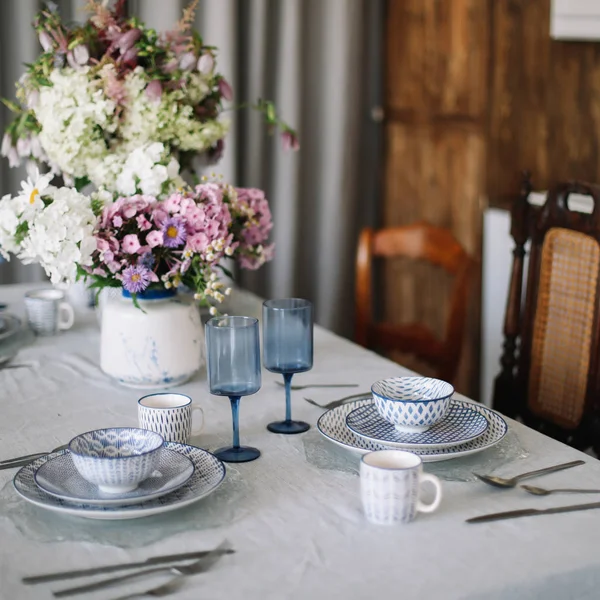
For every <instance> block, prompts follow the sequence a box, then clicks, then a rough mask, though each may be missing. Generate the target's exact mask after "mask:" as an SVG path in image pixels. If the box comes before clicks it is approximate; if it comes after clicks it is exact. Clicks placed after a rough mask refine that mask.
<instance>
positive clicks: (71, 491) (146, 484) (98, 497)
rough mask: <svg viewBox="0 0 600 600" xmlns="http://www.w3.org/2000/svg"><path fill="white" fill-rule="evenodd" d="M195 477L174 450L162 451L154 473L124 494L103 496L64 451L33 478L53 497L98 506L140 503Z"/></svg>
mask: <svg viewBox="0 0 600 600" xmlns="http://www.w3.org/2000/svg"><path fill="white" fill-rule="evenodd" d="M193 474H194V464H193V463H192V461H191V460H190V459H189V458H188V457H187V456H183V455H182V454H179V453H178V452H174V451H173V450H167V449H166V448H163V449H161V451H160V453H159V460H158V464H157V465H156V470H155V471H153V472H152V473H151V474H150V477H148V478H147V479H145V480H144V481H142V482H141V483H140V484H139V485H138V487H137V488H135V489H134V490H132V491H130V492H125V493H123V494H106V493H104V492H102V491H100V490H99V489H98V487H97V486H95V485H94V484H92V483H90V482H89V481H86V480H85V479H84V478H83V477H82V476H81V475H80V474H79V471H77V469H76V468H75V464H74V463H73V456H72V454H71V453H70V452H67V453H65V454H63V455H61V456H57V457H56V458H53V459H52V460H49V461H48V462H47V463H45V464H43V465H42V466H41V467H40V468H39V469H38V470H37V471H36V472H35V475H34V478H35V482H36V483H37V484H38V486H39V487H40V488H41V489H42V490H44V491H45V492H48V493H49V494H51V495H52V496H56V497H58V498H62V499H63V500H71V501H73V502H84V503H86V504H97V505H99V506H109V505H126V504H139V503H140V502H145V501H146V500H151V499H152V498H158V497H159V496H164V495H165V494H168V493H170V492H172V491H174V490H176V489H177V488H179V487H181V486H182V485H183V484H184V483H185V482H186V481H187V480H188V479H189V478H190V477H191V476H192V475H193Z"/></svg>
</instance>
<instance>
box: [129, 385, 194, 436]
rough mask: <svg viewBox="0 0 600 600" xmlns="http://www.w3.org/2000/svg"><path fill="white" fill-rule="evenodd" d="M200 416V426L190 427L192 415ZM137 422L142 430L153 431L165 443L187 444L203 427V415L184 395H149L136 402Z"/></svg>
mask: <svg viewBox="0 0 600 600" xmlns="http://www.w3.org/2000/svg"><path fill="white" fill-rule="evenodd" d="M194 412H196V413H199V414H200V424H199V425H197V427H196V428H193V427H192V414H193V413H194ZM138 420H139V425H140V427H141V428H142V429H149V430H150V431H155V432H156V433H159V434H160V435H162V436H163V438H164V439H165V440H166V441H167V442H178V443H180V444H187V443H188V442H189V440H190V437H191V436H192V435H198V434H199V433H200V432H201V431H202V428H203V426H204V413H203V411H202V409H201V408H200V407H199V406H196V405H194V404H192V399H191V398H190V397H189V396H185V395H184V394H170V393H162V394H149V395H148V396H144V397H143V398H140V399H139V400H138Z"/></svg>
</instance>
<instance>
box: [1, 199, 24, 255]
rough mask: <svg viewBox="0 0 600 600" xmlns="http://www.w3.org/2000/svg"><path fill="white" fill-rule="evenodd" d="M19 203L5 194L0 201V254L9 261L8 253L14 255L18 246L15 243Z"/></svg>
mask: <svg viewBox="0 0 600 600" xmlns="http://www.w3.org/2000/svg"><path fill="white" fill-rule="evenodd" d="M20 204H21V203H20V201H19V200H18V199H17V198H12V197H11V195H10V194H6V196H3V197H2V198H1V199H0V254H1V255H2V256H3V257H4V258H5V259H6V260H9V259H10V257H9V254H8V253H9V252H11V253H13V254H16V253H17V252H18V251H19V244H17V243H16V241H15V235H16V233H17V227H18V225H19V214H20V210H19V206H20Z"/></svg>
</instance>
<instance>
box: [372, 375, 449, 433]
mask: <svg viewBox="0 0 600 600" xmlns="http://www.w3.org/2000/svg"><path fill="white" fill-rule="evenodd" d="M371 392H372V393H373V400H374V401H375V405H376V407H377V410H378V411H379V414H380V415H381V416H382V417H383V418H384V419H385V420H386V421H389V422H390V423H392V424H393V425H396V426H397V427H398V428H405V429H413V431H415V430H417V431H418V430H424V429H426V428H428V427H431V426H432V425H433V424H434V423H436V422H437V421H440V420H441V419H442V418H443V417H444V416H445V415H446V413H447V411H448V408H449V406H450V399H451V398H452V394H454V388H453V387H452V386H451V385H450V384H449V383H447V382H446V381H442V380H441V379H432V378H430V377H392V378H390V379H382V380H381V381H377V382H376V383H374V384H373V386H372V387H371Z"/></svg>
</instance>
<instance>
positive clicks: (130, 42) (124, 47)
mask: <svg viewBox="0 0 600 600" xmlns="http://www.w3.org/2000/svg"><path fill="white" fill-rule="evenodd" d="M141 37H142V32H141V31H140V30H139V29H137V28H134V29H130V30H129V31H128V32H126V33H124V34H123V35H121V37H120V38H119V40H118V42H117V47H118V48H119V50H120V51H121V54H125V53H126V52H127V51H128V50H130V49H131V48H133V46H134V45H135V43H136V42H137V41H138V40H139V39H140V38H141Z"/></svg>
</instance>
